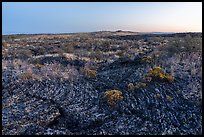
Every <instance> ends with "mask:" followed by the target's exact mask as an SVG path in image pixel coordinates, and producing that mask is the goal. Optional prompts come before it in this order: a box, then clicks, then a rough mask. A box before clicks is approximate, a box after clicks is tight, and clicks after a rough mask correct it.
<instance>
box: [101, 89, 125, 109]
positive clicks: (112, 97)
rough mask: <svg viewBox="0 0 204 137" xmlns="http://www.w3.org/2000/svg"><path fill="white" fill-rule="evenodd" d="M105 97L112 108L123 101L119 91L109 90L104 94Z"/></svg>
mask: <svg viewBox="0 0 204 137" xmlns="http://www.w3.org/2000/svg"><path fill="white" fill-rule="evenodd" d="M104 97H105V98H106V100H107V103H108V104H109V105H110V106H114V105H116V104H117V103H118V102H119V101H121V100H122V99H123V96H122V92H121V91H119V90H109V91H106V92H105V93H104Z"/></svg>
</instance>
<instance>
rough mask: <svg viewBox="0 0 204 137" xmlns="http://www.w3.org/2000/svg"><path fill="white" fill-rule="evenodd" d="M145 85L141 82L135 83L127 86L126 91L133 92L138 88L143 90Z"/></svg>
mask: <svg viewBox="0 0 204 137" xmlns="http://www.w3.org/2000/svg"><path fill="white" fill-rule="evenodd" d="M146 85H147V84H146V83H143V82H137V83H135V85H134V84H133V83H129V84H128V90H135V89H138V88H144V87H145V86H146Z"/></svg>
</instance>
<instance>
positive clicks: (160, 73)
mask: <svg viewBox="0 0 204 137" xmlns="http://www.w3.org/2000/svg"><path fill="white" fill-rule="evenodd" d="M150 77H151V78H150ZM147 78H149V79H154V80H156V79H159V80H167V81H169V82H172V81H173V80H174V77H173V76H172V75H170V74H167V73H166V72H165V71H164V70H163V69H162V68H160V67H158V66H155V67H154V68H150V70H149V74H147V75H145V79H147Z"/></svg>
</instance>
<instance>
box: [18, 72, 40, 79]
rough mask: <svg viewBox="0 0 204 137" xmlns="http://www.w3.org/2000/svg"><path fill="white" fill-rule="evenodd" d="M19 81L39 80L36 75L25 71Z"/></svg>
mask: <svg viewBox="0 0 204 137" xmlns="http://www.w3.org/2000/svg"><path fill="white" fill-rule="evenodd" d="M20 79H21V80H38V79H39V78H38V77H37V75H35V74H33V73H32V72H30V71H27V72H24V73H22V74H21V76H20Z"/></svg>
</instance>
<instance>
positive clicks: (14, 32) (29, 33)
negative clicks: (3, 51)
mask: <svg viewBox="0 0 204 137" xmlns="http://www.w3.org/2000/svg"><path fill="white" fill-rule="evenodd" d="M118 31H121V32H130V33H202V31H178V32H171V31H169V32H166V31H130V30H120V29H119V30H115V31H109V30H99V31H81V32H59V33H46V32H44V33H15V32H14V33H9V34H3V33H2V35H37V34H38V35H40V34H51V35H52V34H77V33H94V32H118Z"/></svg>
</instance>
